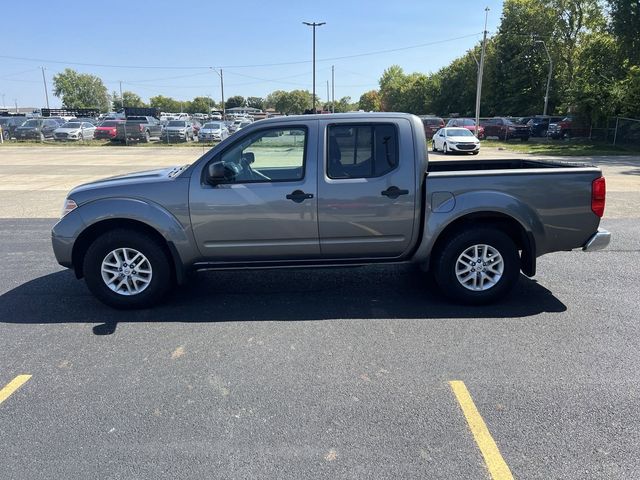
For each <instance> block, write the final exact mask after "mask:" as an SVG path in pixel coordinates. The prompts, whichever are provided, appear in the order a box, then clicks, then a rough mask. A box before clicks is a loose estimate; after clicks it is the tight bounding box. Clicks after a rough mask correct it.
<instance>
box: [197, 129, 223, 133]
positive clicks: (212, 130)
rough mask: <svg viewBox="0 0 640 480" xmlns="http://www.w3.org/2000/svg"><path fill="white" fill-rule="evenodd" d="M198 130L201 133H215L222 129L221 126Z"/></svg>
mask: <svg viewBox="0 0 640 480" xmlns="http://www.w3.org/2000/svg"><path fill="white" fill-rule="evenodd" d="M200 131H201V132H203V133H216V132H220V131H222V129H221V128H201V129H200Z"/></svg>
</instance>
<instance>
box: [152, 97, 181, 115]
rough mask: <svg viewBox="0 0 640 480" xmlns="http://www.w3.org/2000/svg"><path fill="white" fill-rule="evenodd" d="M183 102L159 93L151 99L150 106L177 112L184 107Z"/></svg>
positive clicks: (163, 110) (164, 110) (162, 110)
mask: <svg viewBox="0 0 640 480" xmlns="http://www.w3.org/2000/svg"><path fill="white" fill-rule="evenodd" d="M182 104H183V102H180V101H179V100H175V99H173V98H171V97H165V96H163V95H157V96H155V97H151V98H150V99H149V106H150V107H152V108H157V109H158V110H160V111H161V112H173V113H177V112H179V111H180V110H181V109H182Z"/></svg>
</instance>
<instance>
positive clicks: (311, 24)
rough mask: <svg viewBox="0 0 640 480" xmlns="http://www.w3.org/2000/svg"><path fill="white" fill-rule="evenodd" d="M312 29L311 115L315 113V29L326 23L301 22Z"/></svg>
mask: <svg viewBox="0 0 640 480" xmlns="http://www.w3.org/2000/svg"><path fill="white" fill-rule="evenodd" d="M302 23H303V24H305V25H307V26H309V27H312V28H313V113H316V27H321V26H322V25H325V24H326V22H302Z"/></svg>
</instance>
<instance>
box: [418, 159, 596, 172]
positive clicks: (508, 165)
mask: <svg viewBox="0 0 640 480" xmlns="http://www.w3.org/2000/svg"><path fill="white" fill-rule="evenodd" d="M579 167H591V165H585V164H582V163H572V162H560V161H554V160H521V159H513V160H511V159H506V160H431V159H430V160H429V166H428V167H427V171H429V172H463V171H465V172H468V171H477V170H531V169H542V168H552V169H554V168H579Z"/></svg>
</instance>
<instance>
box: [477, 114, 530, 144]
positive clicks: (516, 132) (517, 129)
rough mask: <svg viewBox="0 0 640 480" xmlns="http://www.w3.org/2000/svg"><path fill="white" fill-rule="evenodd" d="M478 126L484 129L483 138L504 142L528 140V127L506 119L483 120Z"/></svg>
mask: <svg viewBox="0 0 640 480" xmlns="http://www.w3.org/2000/svg"><path fill="white" fill-rule="evenodd" d="M480 125H482V126H483V127H484V136H485V138H492V137H493V138H496V139H498V140H505V141H507V140H511V139H512V138H519V139H520V140H522V141H523V142H526V141H527V140H529V136H530V133H529V127H528V126H526V125H520V124H517V123H514V122H513V121H511V120H510V119H508V118H506V117H494V118H485V119H483V120H480Z"/></svg>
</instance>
